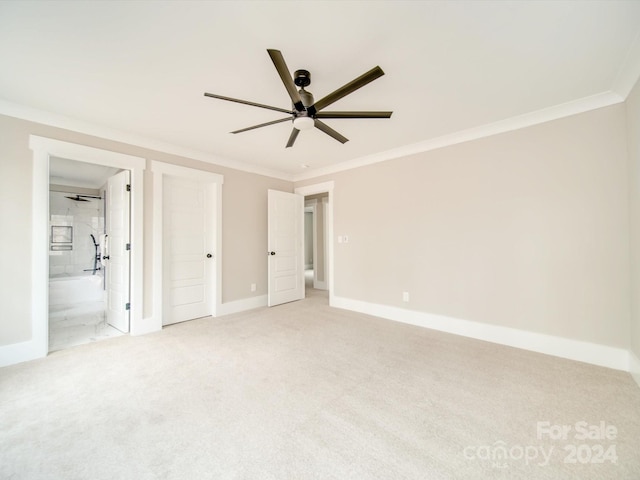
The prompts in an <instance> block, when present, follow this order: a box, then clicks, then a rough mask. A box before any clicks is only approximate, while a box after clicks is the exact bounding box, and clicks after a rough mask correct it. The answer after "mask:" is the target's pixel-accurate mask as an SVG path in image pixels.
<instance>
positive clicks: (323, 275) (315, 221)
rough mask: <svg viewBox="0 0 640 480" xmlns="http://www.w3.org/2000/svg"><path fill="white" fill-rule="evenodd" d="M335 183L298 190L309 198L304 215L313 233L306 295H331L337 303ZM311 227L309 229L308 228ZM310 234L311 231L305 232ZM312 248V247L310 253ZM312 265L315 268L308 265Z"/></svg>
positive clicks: (308, 260)
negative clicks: (334, 272)
mask: <svg viewBox="0 0 640 480" xmlns="http://www.w3.org/2000/svg"><path fill="white" fill-rule="evenodd" d="M333 186H334V182H324V183H320V184H316V185H308V186H305V187H298V188H296V189H295V193H296V194H298V195H302V196H303V197H304V201H305V208H304V215H305V217H306V216H307V214H308V213H310V214H311V217H308V218H309V220H305V224H307V225H309V224H310V227H309V232H308V234H309V236H310V238H308V237H307V240H306V241H305V245H306V247H305V256H304V258H305V261H304V264H305V284H306V288H305V296H309V295H310V294H311V295H313V294H319V295H323V296H325V295H328V297H329V305H332V303H333V296H334V291H333V242H332V238H333ZM305 230H307V228H305ZM305 236H307V233H305ZM309 249H311V250H312V253H311V255H309ZM311 265H312V268H307V267H310V266H311Z"/></svg>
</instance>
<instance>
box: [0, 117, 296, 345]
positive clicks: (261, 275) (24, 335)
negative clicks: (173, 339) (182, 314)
mask: <svg viewBox="0 0 640 480" xmlns="http://www.w3.org/2000/svg"><path fill="white" fill-rule="evenodd" d="M30 135H37V136H41V137H48V138H53V139H57V140H62V141H65V142H71V143H76V144H80V145H87V146H91V147H96V148H101V149H104V150H110V151H114V152H120V153H125V154H129V155H135V156H138V157H142V158H146V159H153V160H157V161H161V162H167V163H172V164H176V165H181V166H185V167H190V168H196V169H200V170H203V171H209V172H214V173H219V174H222V175H224V186H223V200H222V207H223V211H222V229H223V238H222V278H223V288H222V302H223V303H226V302H238V301H243V300H251V299H252V298H253V297H263V296H264V295H266V293H267V262H266V258H265V252H266V241H267V190H268V189H276V190H283V191H288V192H291V191H292V190H293V188H292V187H293V184H292V183H291V182H288V181H284V180H279V179H275V178H270V177H265V176H262V175H257V174H252V173H246V172H241V171H238V170H233V169H230V168H226V167H219V166H215V165H211V164H207V163H204V162H200V161H196V160H192V159H189V158H185V157H179V156H177V155H171V154H167V153H164V152H158V151H152V150H148V149H145V148H140V147H136V146H132V145H127V144H123V143H119V142H114V141H110V140H105V139H101V138H97V137H92V136H89V135H84V134H80V133H77V132H72V131H68V130H64V129H60V128H55V127H50V126H46V125H42V124H37V123H33V122H29V121H25V120H19V119H16V118H12V117H8V116H4V115H0V222H1V224H2V225H3V229H2V230H3V235H0V249H1V250H2V251H3V252H6V254H5V255H1V256H0V347H2V346H8V345H15V344H18V343H22V342H27V341H29V340H30V339H31V338H32V332H31V325H30V308H29V306H30V305H31V301H32V292H31V273H30V272H31V251H30V246H31V229H32V227H31V222H32V214H31V212H32V210H31V209H32V205H31V198H32V151H31V150H30V149H29V136H30ZM152 180H153V179H152V176H151V174H150V173H149V172H146V174H145V178H144V194H145V195H144V196H145V198H144V202H145V204H144V219H143V220H144V222H143V223H144V231H145V236H144V237H145V238H144V279H143V280H144V282H143V284H144V309H143V310H144V316H145V317H150V316H151V315H153V312H152V291H153V279H154V275H153V270H152V268H151V266H152V265H153V258H154V255H155V253H154V252H153V241H152V240H153V239H152V235H151V232H152V231H153V221H152V219H153V215H152V212H153V181H152ZM5 229H6V230H5ZM5 232H8V233H5ZM252 283H255V284H256V285H257V289H256V291H255V292H251V284H252Z"/></svg>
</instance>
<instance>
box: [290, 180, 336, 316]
mask: <svg viewBox="0 0 640 480" xmlns="http://www.w3.org/2000/svg"><path fill="white" fill-rule="evenodd" d="M333 188H334V182H333V181H329V182H324V183H317V184H314V185H307V186H304V187H298V188H296V189H295V190H294V193H297V194H298V195H302V196H303V197H306V196H308V195H316V194H318V193H326V194H327V210H326V216H325V222H326V223H325V225H326V228H325V239H326V242H325V265H326V266H327V270H326V271H325V272H324V273H325V281H327V279H328V282H329V285H328V287H329V305H330V306H333V305H334V288H333V286H334V281H333V270H334V262H333V202H334V199H333ZM302 215H303V216H304V209H302ZM302 221H303V222H304V217H303V218H302Z"/></svg>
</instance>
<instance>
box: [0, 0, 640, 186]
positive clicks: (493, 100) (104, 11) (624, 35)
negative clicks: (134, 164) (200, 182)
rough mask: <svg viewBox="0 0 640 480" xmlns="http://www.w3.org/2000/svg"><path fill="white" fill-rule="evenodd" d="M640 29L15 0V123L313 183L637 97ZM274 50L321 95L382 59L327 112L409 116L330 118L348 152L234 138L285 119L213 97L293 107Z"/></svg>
mask: <svg viewBox="0 0 640 480" xmlns="http://www.w3.org/2000/svg"><path fill="white" fill-rule="evenodd" d="M639 32H640V2H639V1H636V0H633V1H621V2H616V1H611V0H608V1H602V2H600V1H588V2H587V1H584V2H583V1H568V2H564V1H549V2H546V1H517V2H509V1H499V2H486V1H447V2H438V1H429V2H420V1H409V2H401V1H389V2H384V1H376V2H365V1H357V2H329V1H326V2H314V1H305V2H302V1H297V2H294V1H286V2H274V1H262V2H255V1H251V2H245V1H234V2H226V1H212V2H184V1H179V2H173V1H169V2H152V1H138V2H89V1H85V2H76V1H73V2H54V1H41V2H22V1H18V2H15V1H6V0H5V1H3V2H0V62H1V64H2V65H3V68H1V69H0V98H2V99H3V100H2V104H1V105H0V113H3V112H4V113H9V114H11V113H12V112H20V113H19V115H21V116H23V117H28V116H31V117H33V119H36V120H41V121H44V122H47V123H52V124H58V125H61V126H73V127H74V128H75V129H76V130H79V131H84V132H86V133H92V134H97V135H100V136H109V137H111V138H115V139H118V140H121V141H127V142H129V143H135V144H138V145H142V146H146V147H151V148H157V149H161V150H164V151H168V152H172V153H180V154H188V155H190V156H192V157H194V158H199V159H203V160H206V161H212V162H218V163H222V164H227V165H239V166H240V167H241V168H246V169H249V170H252V169H253V170H254V171H259V172H264V173H269V172H271V173H275V174H277V175H280V176H283V178H287V177H288V178H296V176H298V178H300V177H299V176H300V175H307V176H308V175H310V173H309V172H322V171H326V170H327V169H330V168H344V167H345V166H348V165H356V164H358V162H362V161H364V160H366V159H368V158H384V157H385V155H386V156H387V157H390V156H393V152H398V151H407V150H406V149H407V146H412V145H414V146H415V145H418V146H420V145H422V144H424V142H427V143H428V142H432V144H438V142H439V141H440V139H443V138H444V139H446V138H454V137H455V136H456V135H458V136H460V135H461V133H462V136H461V137H460V138H464V132H473V131H478V128H483V126H487V125H489V126H491V125H496V122H503V123H504V121H505V120H507V119H513V118H515V119H516V120H517V119H522V118H525V117H526V116H527V115H529V114H532V112H535V113H534V114H533V115H534V116H537V117H536V118H542V117H544V114H545V112H553V111H556V110H557V108H560V110H561V111H562V109H563V108H564V109H565V110H564V111H568V112H570V111H573V110H576V111H579V110H580V109H588V108H593V107H594V106H600V105H605V104H611V103H615V102H618V101H622V100H624V97H626V95H627V93H628V91H629V89H630V88H631V86H632V85H633V83H634V82H635V80H637V78H638V75H639V74H640V41H639V39H638V34H639ZM267 48H275V49H279V50H281V51H282V53H283V55H284V58H285V60H286V62H287V64H288V66H289V68H290V69H291V71H294V70H296V69H300V68H304V69H307V70H309V71H310V72H311V76H312V84H311V86H309V87H308V90H309V91H311V92H313V94H314V95H315V98H316V100H318V99H320V98H322V97H323V96H325V95H326V94H328V93H330V92H332V91H333V90H335V89H336V88H338V87H340V86H342V85H343V84H345V83H347V82H349V81H351V80H352V79H354V78H355V77H357V76H359V75H361V74H362V73H364V72H366V71H368V70H369V69H371V68H372V67H374V66H376V65H379V66H380V67H382V69H383V70H384V71H385V73H386V75H385V76H383V77H381V78H379V79H378V80H376V81H374V82H372V83H370V84H369V85H367V86H365V87H363V88H362V89H360V90H358V91H356V92H354V93H352V94H351V95H349V96H347V97H345V98H343V99H341V100H339V101H338V102H336V103H335V104H334V105H332V106H331V107H328V108H327V111H328V110H351V109H355V110H393V111H394V113H393V116H392V118H391V119H389V120H379V119H376V120H326V121H325V122H326V123H327V124H329V125H330V126H332V127H333V128H335V129H336V130H338V131H339V132H340V133H342V134H343V135H345V136H346V137H348V138H349V139H350V141H349V142H347V143H346V144H344V145H342V144H340V143H338V142H337V141H335V140H333V139H332V138H330V137H329V136H327V135H325V134H324V133H322V132H320V131H319V130H316V129H314V130H312V131H304V132H301V134H300V135H299V136H298V140H297V142H296V144H295V146H294V147H293V148H289V149H285V148H284V147H285V144H286V142H287V139H288V137H289V133H290V131H291V125H290V124H289V123H288V122H285V123H280V124H277V125H273V126H269V127H265V128H261V129H257V130H252V131H249V132H246V133H242V134H238V135H232V134H230V133H228V132H230V131H232V130H236V129H239V128H243V127H248V126H251V125H255V124H258V123H262V122H266V121H269V120H275V119H278V118H282V117H283V115H282V114H280V113H278V112H273V111H268V110H264V109H260V108H255V107H250V106H246V105H240V104H236V103H231V102H224V101H220V100H215V99H211V98H206V97H204V95H203V93H204V92H212V93H216V94H220V95H225V96H230V97H236V98H241V99H246V100H250V101H254V102H258V103H264V104H269V105H274V106H277V107H281V108H289V107H290V100H289V97H288V96H287V93H286V90H285V88H284V86H283V85H282V83H281V81H280V78H279V77H278V74H277V72H276V70H275V69H274V67H273V64H272V62H271V60H270V58H269V56H268V55H267V52H266V49H267ZM558 105H560V107H557V106H558ZM568 106H569V107H571V108H569V107H568ZM574 107H575V108H574ZM554 108H555V109H556V110H554ZM572 109H573V110H572ZM540 111H542V114H541V113H540ZM52 114H55V115H52ZM16 115H18V114H16ZM523 115H524V116H525V117H522V116H523ZM541 115H542V117H541ZM526 118H529V117H526ZM490 130H491V129H490V128H489V130H488V131H490ZM433 142H435V143H433ZM403 149H404V150H403ZM410 150H411V147H409V150H408V151H410ZM238 162H240V163H238ZM302 165H308V166H309V169H308V170H303V169H302V167H301V166H302ZM311 174H313V173H311Z"/></svg>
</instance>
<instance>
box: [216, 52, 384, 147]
mask: <svg viewBox="0 0 640 480" xmlns="http://www.w3.org/2000/svg"><path fill="white" fill-rule="evenodd" d="M267 52H268V53H269V56H270V57H271V60H272V61H273V65H274V66H275V67H276V70H277V71H278V74H279V75H280V79H281V80H282V83H284V86H285V88H286V89H287V93H288V94H289V97H291V102H292V104H293V109H292V110H287V109H285V108H278V107H272V106H271V105H263V104H261V103H255V102H249V101H247V100H239V99H237V98H231V97H223V96H222V95H214V94H213V93H206V92H205V94H204V95H205V96H206V97H211V98H217V99H220V100H227V101H229V102H237V103H243V104H245V105H251V106H254V107H260V108H266V109H268V110H275V111H277V112H282V113H286V114H288V115H289V116H287V117H286V118H281V119H278V120H273V121H271V122H266V123H261V124H259V125H254V126H252V127H247V128H243V129H240V130H235V131H233V132H231V133H242V132H246V131H248V130H253V129H255V128H261V127H266V126H269V125H275V124H276V123H282V122H286V121H290V120H293V130H292V131H291V135H290V136H289V141H288V142H287V148H288V147H292V146H293V144H294V143H295V141H296V138H298V134H299V133H300V130H307V129H310V128H313V127H315V128H317V129H318V130H321V131H323V132H324V133H326V134H327V135H329V136H330V137H333V138H335V139H336V140H337V141H339V142H340V143H345V142H348V141H349V139H348V138H346V137H345V136H343V135H341V134H339V133H338V132H336V131H335V130H334V129H333V128H331V127H330V126H329V125H327V124H326V123H324V122H322V121H321V120H320V119H326V118H390V117H391V114H392V113H393V112H369V111H365V112H362V111H359V112H322V111H321V110H323V109H324V108H326V107H328V106H329V105H331V104H332V103H334V102H336V101H338V100H340V99H341V98H342V97H344V96H346V95H348V94H350V93H352V92H354V91H356V90H357V89H359V88H361V87H364V86H365V85H366V84H368V83H370V82H372V81H374V80H375V79H376V78H378V77H381V76H382V75H384V72H383V71H382V69H381V68H380V67H374V68H372V69H371V70H369V71H368V72H366V73H364V74H362V75H360V76H359V77H358V78H356V79H355V80H352V81H351V82H349V83H347V84H346V85H343V86H342V87H340V88H338V89H337V90H335V91H334V92H332V93H330V94H329V95H327V96H325V97H323V98H321V99H320V100H318V101H317V102H316V101H315V100H314V99H313V95H312V94H311V92H308V91H306V90H305V87H307V86H309V85H310V84H311V74H310V73H309V72H308V71H307V70H296V72H295V73H294V77H295V78H294V77H292V76H291V73H290V72H289V69H288V68H287V64H286V63H285V61H284V57H283V56H282V53H281V52H280V51H279V50H273V49H268V50H267ZM296 85H297V86H298V87H300V90H298V89H297V88H296Z"/></svg>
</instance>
